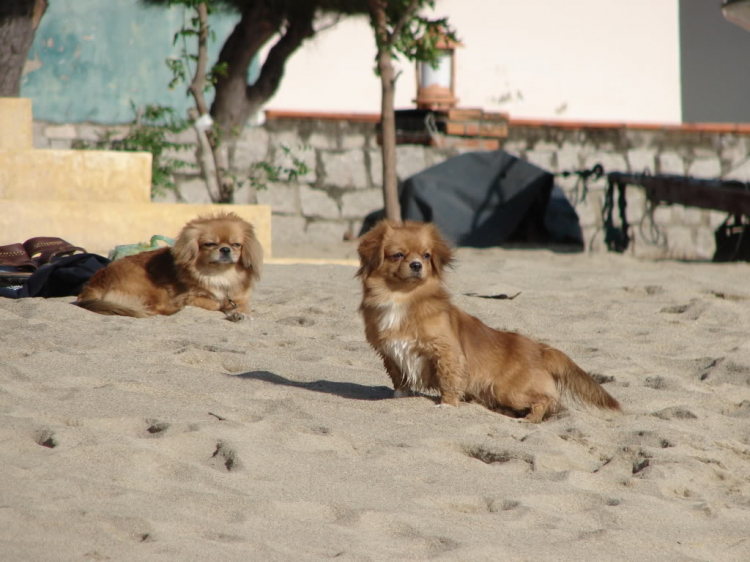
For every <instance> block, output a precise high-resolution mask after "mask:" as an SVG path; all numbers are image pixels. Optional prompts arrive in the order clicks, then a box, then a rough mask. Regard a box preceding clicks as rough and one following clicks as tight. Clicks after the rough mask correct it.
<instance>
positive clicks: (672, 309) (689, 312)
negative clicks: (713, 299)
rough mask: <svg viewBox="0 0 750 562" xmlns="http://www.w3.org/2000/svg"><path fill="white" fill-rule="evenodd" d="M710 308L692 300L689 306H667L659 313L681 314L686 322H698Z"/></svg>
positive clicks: (705, 304) (696, 300) (704, 303)
mask: <svg viewBox="0 0 750 562" xmlns="http://www.w3.org/2000/svg"><path fill="white" fill-rule="evenodd" d="M708 308H709V305H708V303H706V302H702V301H699V300H698V299H692V300H691V301H690V302H689V303H688V304H677V305H672V306H665V307H664V308H662V309H661V310H659V312H661V313H663V314H679V315H680V317H681V318H685V319H686V320H697V319H698V318H700V316H701V315H702V314H703V313H704V312H705V311H706V310H707V309H708Z"/></svg>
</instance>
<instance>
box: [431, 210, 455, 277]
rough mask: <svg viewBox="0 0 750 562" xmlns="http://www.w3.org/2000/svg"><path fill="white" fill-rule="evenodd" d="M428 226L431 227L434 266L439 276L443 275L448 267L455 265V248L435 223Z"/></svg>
mask: <svg viewBox="0 0 750 562" xmlns="http://www.w3.org/2000/svg"><path fill="white" fill-rule="evenodd" d="M427 228H429V229H430V238H432V255H431V256H430V260H431V261H432V267H433V269H434V271H435V272H436V273H437V275H438V277H442V276H443V272H444V271H445V268H446V267H453V262H454V260H455V257H454V256H453V249H452V248H451V247H450V245H449V244H448V242H446V240H445V238H443V235H442V234H440V230H438V228H437V227H436V226H435V225H434V224H432V223H430V224H429V225H427Z"/></svg>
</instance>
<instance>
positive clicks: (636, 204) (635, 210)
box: [625, 187, 647, 224]
mask: <svg viewBox="0 0 750 562" xmlns="http://www.w3.org/2000/svg"><path fill="white" fill-rule="evenodd" d="M627 202H628V206H627V207H626V209H625V217H626V218H627V220H628V222H629V223H630V224H636V223H638V222H640V221H641V219H643V215H644V214H645V212H646V205H647V201H646V195H645V194H644V193H643V190H642V189H638V188H633V187H629V188H628V190H627Z"/></svg>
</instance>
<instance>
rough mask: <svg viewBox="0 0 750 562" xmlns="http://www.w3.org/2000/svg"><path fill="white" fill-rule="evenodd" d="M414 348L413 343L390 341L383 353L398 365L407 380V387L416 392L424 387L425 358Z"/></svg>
mask: <svg viewBox="0 0 750 562" xmlns="http://www.w3.org/2000/svg"><path fill="white" fill-rule="evenodd" d="M413 347H414V342H413V341H408V340H389V341H387V342H385V344H383V353H384V354H385V355H387V356H388V357H390V358H391V359H393V362H394V363H396V366H398V369H399V371H401V374H402V375H403V376H404V378H405V379H406V385H407V386H408V387H409V388H411V389H413V390H416V389H418V388H420V387H421V386H422V371H423V369H424V358H423V357H422V356H421V355H419V354H418V353H416V352H415V351H414V349H413Z"/></svg>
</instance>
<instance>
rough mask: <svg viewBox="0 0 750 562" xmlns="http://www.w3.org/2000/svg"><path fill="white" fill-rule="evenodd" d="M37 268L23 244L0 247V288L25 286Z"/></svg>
mask: <svg viewBox="0 0 750 562" xmlns="http://www.w3.org/2000/svg"><path fill="white" fill-rule="evenodd" d="M37 267H38V266H37V264H36V263H35V262H34V261H32V260H31V259H30V258H29V255H28V254H27V253H26V250H25V249H24V247H23V244H9V245H7V246H0V287H7V286H12V285H23V284H24V283H25V282H26V280H27V279H28V278H29V277H31V274H32V273H34V271H35V270H36V268H37Z"/></svg>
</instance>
